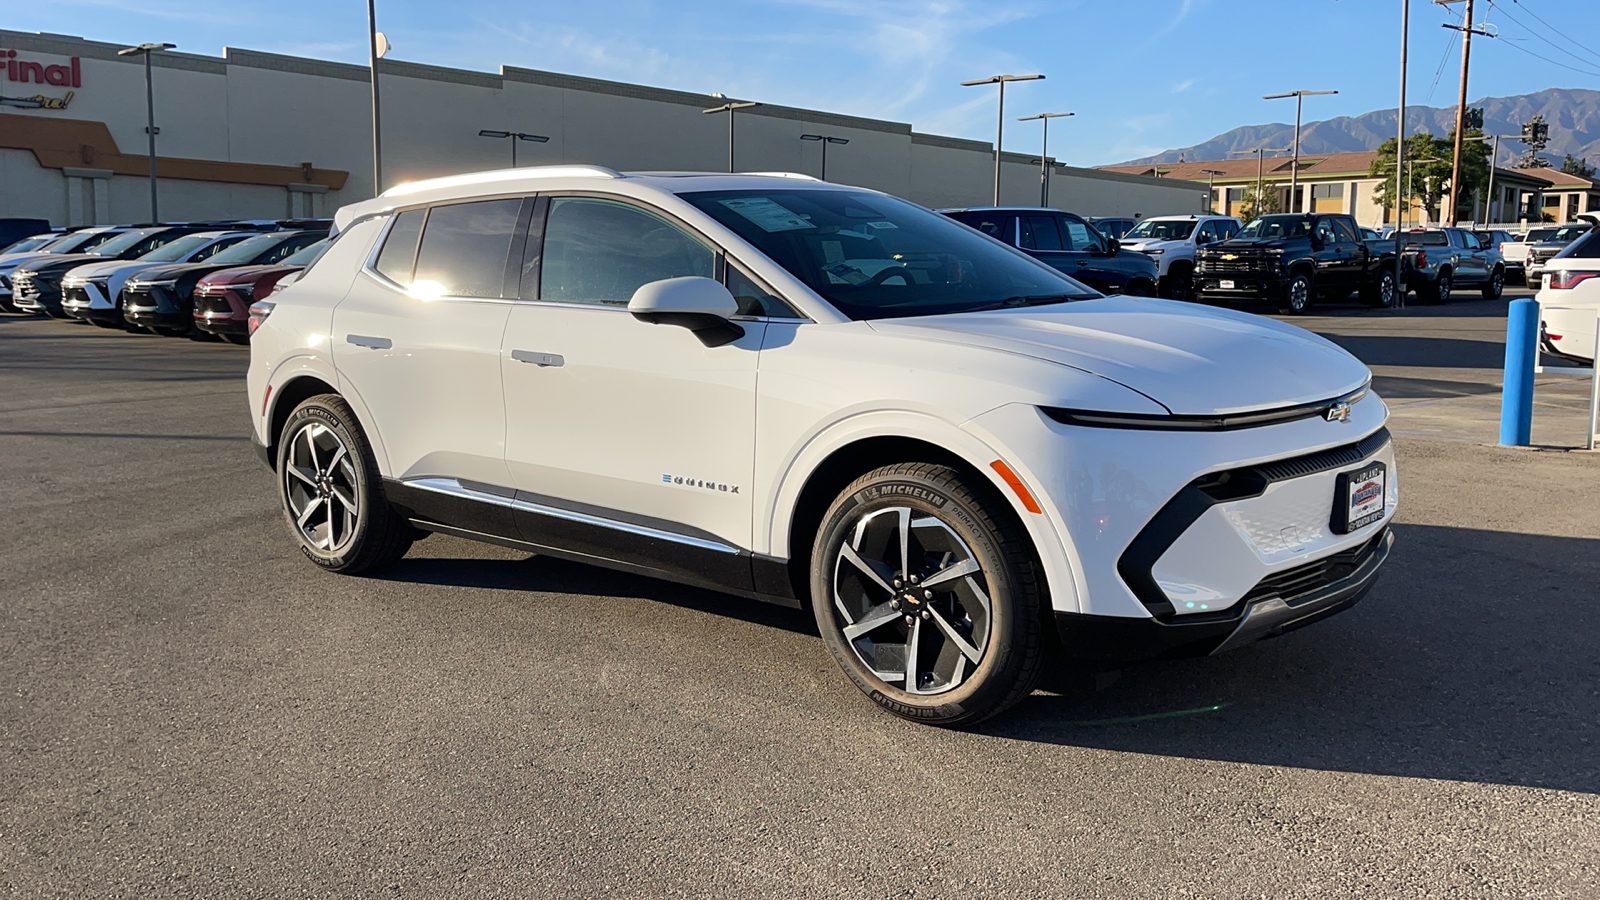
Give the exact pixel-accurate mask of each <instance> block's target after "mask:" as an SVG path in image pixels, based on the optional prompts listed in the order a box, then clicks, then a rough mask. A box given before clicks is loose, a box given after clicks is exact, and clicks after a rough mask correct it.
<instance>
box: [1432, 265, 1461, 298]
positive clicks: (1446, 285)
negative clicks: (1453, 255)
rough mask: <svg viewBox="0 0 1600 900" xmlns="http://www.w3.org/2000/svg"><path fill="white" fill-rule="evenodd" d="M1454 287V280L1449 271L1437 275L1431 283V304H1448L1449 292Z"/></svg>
mask: <svg viewBox="0 0 1600 900" xmlns="http://www.w3.org/2000/svg"><path fill="white" fill-rule="evenodd" d="M1454 287H1455V278H1454V277H1453V276H1452V275H1451V274H1450V270H1449V269H1445V270H1444V271H1443V272H1440V273H1439V277H1438V278H1437V279H1435V280H1434V282H1433V296H1432V297H1431V298H1429V299H1430V300H1431V301H1432V302H1433V303H1436V304H1444V303H1449V302H1450V291H1451V289H1453V288H1454Z"/></svg>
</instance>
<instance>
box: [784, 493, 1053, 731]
mask: <svg viewBox="0 0 1600 900" xmlns="http://www.w3.org/2000/svg"><path fill="white" fill-rule="evenodd" d="M1003 504H1004V501H1003V500H1001V499H999V498H998V497H995V496H994V493H993V492H992V491H991V490H989V487H988V485H987V484H982V485H973V484H970V483H969V482H968V480H967V479H966V478H965V477H964V476H962V475H961V474H960V473H958V472H957V471H956V470H954V469H952V468H950V467H948V466H941V465H933V464H928V463H902V464H898V465H893V466H885V467H883V468H880V469H876V470H874V471H872V472H869V473H867V474H866V475H863V476H861V477H860V478H858V479H856V480H855V481H854V482H852V483H851V484H850V485H849V486H848V487H846V488H845V489H844V491H843V492H842V493H841V494H840V495H839V496H838V498H837V499H835V500H834V501H833V504H832V505H831V506H830V507H829V508H828V511H827V513H826V514H825V515H824V516H823V520H822V525H821V527H820V528H819V529H818V530H817V537H816V540H815V543H814V544H813V547H812V555H811V607H812V612H813V613H814V614H815V616H816V620H817V627H818V629H819V630H820V631H821V633H822V639H823V642H824V643H825V644H827V645H828V650H829V651H830V652H831V653H832V654H833V657H834V659H835V660H836V661H837V662H838V663H839V667H840V668H842V669H843V670H844V672H845V674H846V675H848V676H849V678H850V680H851V681H853V682H855V684H856V687H858V688H860V689H861V691H862V692H863V693H865V694H866V695H867V696H868V697H870V698H872V700H873V702H875V703H877V704H878V705H879V706H881V707H883V708H884V709H886V710H888V711H889V712H891V713H893V714H895V715H897V716H900V717H902V718H905V719H910V720H912V721H915V722H922V723H925V724H929V725H940V726H945V727H965V726H970V725H974V724H977V723H978V722H981V721H983V720H984V719H987V718H989V717H991V716H993V715H996V714H997V713H1000V712H1001V711H1003V710H1005V709H1006V708H1007V707H1009V706H1011V705H1012V704H1014V703H1016V702H1017V701H1018V700H1020V699H1022V698H1023V697H1025V696H1027V695H1028V693H1029V692H1030V691H1032V690H1033V686H1034V684H1035V682H1036V681H1037V680H1038V677H1039V672H1040V669H1041V667H1042V664H1043V660H1044V647H1045V632H1044V628H1045V624H1044V612H1045V610H1044V598H1043V589H1042V588H1041V586H1040V580H1039V574H1038V567H1037V564H1036V563H1035V562H1034V560H1033V554H1032V551H1031V548H1030V547H1029V545H1028V541H1027V538H1026V536H1025V535H1024V533H1023V531H1022V529H1021V526H1020V525H1018V524H1017V523H1015V522H1013V521H1012V520H1011V517H1010V515H1009V512H1010V511H1009V510H1002V506H1003ZM910 523H916V524H910ZM908 526H909V527H908ZM902 534H905V535H908V539H907V541H906V542H905V544H904V548H903V549H902V543H901V540H900V538H901V535H902ZM919 551H920V553H921V558H920V559H918V558H917V553H918V552H919ZM908 557H909V558H910V559H909V560H908V559H907V558H908ZM974 566H975V567H976V568H973V567H974ZM908 568H909V569H910V572H907V569H908ZM941 573H954V574H953V575H945V576H944V577H943V578H941ZM923 578H926V579H927V581H928V582H929V583H930V584H934V583H935V581H936V580H937V584H938V585H939V586H942V585H946V584H948V585H950V587H949V588H948V589H947V590H939V589H936V587H927V588H919V587H918V581H919V580H921V579H923ZM914 579H915V580H914ZM897 581H898V582H899V585H898V587H897V586H896V582H897ZM908 619H909V620H910V621H907V620H908ZM873 623H876V624H873ZM863 625H866V626H869V627H866V628H865V629H863V628H862V626H863ZM913 647H914V648H916V650H915V652H913V651H912V649H911V648H913ZM924 663H926V666H924ZM969 667H970V671H969ZM908 672H909V674H910V678H909V679H908V677H907V673H908ZM908 684H910V685H911V689H909V690H908V689H907V687H906V686H907V685H908Z"/></svg>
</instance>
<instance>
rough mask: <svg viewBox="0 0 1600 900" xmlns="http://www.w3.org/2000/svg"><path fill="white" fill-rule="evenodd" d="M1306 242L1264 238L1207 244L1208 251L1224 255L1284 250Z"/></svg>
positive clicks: (1299, 239)
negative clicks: (1230, 252)
mask: <svg viewBox="0 0 1600 900" xmlns="http://www.w3.org/2000/svg"><path fill="white" fill-rule="evenodd" d="M1305 242H1306V241H1305V238H1288V239H1286V238H1262V239H1261V240H1251V239H1249V238H1233V239H1232V240H1226V241H1217V242H1215V243H1211V244H1207V245H1206V249H1207V250H1218V251H1221V252H1223V253H1226V252H1228V251H1229V250H1282V249H1283V248H1285V247H1287V246H1289V245H1290V244H1304V243H1305Z"/></svg>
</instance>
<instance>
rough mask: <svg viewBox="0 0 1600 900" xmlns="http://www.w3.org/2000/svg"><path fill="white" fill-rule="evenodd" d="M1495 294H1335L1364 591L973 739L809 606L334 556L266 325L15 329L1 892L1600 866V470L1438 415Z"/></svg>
mask: <svg viewBox="0 0 1600 900" xmlns="http://www.w3.org/2000/svg"><path fill="white" fill-rule="evenodd" d="M1496 308H1499V309H1501V310H1503V304H1487V303H1464V304H1461V305H1459V306H1456V305H1452V306H1447V307H1439V308H1427V309H1420V310H1411V311H1407V312H1405V313H1402V314H1392V313H1389V314H1385V313H1371V314H1367V313H1357V312H1354V311H1352V312H1350V313H1348V314H1344V313H1334V314H1330V315H1328V316H1326V317H1318V318H1314V319H1308V320H1304V321H1303V324H1306V325H1308V326H1309V327H1312V328H1314V329H1316V330H1319V331H1323V332H1324V333H1327V334H1330V336H1333V337H1334V338H1335V339H1337V340H1340V341H1341V342H1342V343H1344V344H1345V345H1346V346H1348V347H1350V348H1351V349H1352V350H1354V351H1355V352H1357V354H1358V355H1361V356H1363V357H1364V358H1366V359H1368V361H1369V362H1371V363H1373V364H1374V366H1375V369H1376V370H1377V373H1378V376H1379V381H1378V387H1379V390H1380V391H1387V392H1389V393H1390V399H1391V400H1392V401H1394V403H1395V408H1396V419H1395V430H1396V432H1397V434H1398V435H1399V437H1398V452H1399V455H1400V477H1401V479H1402V505H1401V509H1400V513H1399V518H1398V520H1397V522H1398V524H1397V525H1396V526H1395V527H1396V531H1397V533H1398V539H1399V540H1398V543H1397V545H1396V549H1395V555H1394V557H1393V559H1392V560H1391V563H1390V565H1389V566H1388V568H1387V571H1386V572H1385V574H1384V576H1383V577H1382V579H1381V580H1380V581H1379V583H1378V586H1377V587H1376V589H1375V590H1374V591H1373V593H1372V594H1371V595H1370V596H1369V597H1368V598H1367V599H1365V600H1364V601H1363V602H1362V603H1361V604H1360V605H1358V606H1357V607H1355V608H1354V609H1353V610H1351V611H1349V612H1347V613H1344V614H1341V615H1339V616H1337V617H1335V618H1333V619H1330V620H1329V621H1327V622H1325V623H1322V624H1319V625H1317V626H1315V627H1313V628H1308V629H1305V630H1302V631H1299V632H1296V633H1293V634H1291V635H1288V636H1285V637H1283V638H1280V639H1277V640H1273V641H1268V642H1265V643H1262V644H1259V645H1256V646H1252V647H1248V648H1245V649H1242V650H1239V651H1236V652H1233V653H1230V654H1226V655H1224V656H1220V657H1214V658H1208V659H1203V660H1193V661H1185V662H1172V663H1159V664H1151V665H1145V666H1140V667H1137V668H1134V669H1129V670H1125V671H1123V672H1121V673H1120V674H1117V675H1111V676H1102V677H1099V678H1090V677H1087V676H1085V675H1083V674H1081V673H1074V672H1071V671H1062V672H1060V673H1057V674H1056V675H1054V676H1053V677H1052V678H1051V680H1050V683H1049V684H1048V685H1047V689H1046V690H1041V691H1040V692H1038V693H1036V694H1035V695H1034V696H1033V697H1031V698H1029V699H1028V700H1025V701H1024V702H1023V703H1022V704H1020V705H1019V706H1018V707H1017V708H1016V709H1015V710H1014V711H1013V712H1011V713H1009V714H1007V715H1006V716H1004V717H1003V718H1001V719H998V720H996V721H994V722H992V723H990V724H987V725H985V726H984V727H982V728H981V729H979V730H978V731H974V732H968V733H961V732H947V731H938V730H933V729H929V728H925V727H919V726H916V725H912V724H908V723H906V722H902V721H899V720H896V719H893V718H890V717H889V716H887V715H884V714H883V713H881V712H879V711H877V710H876V709H875V708H874V707H873V706H872V705H871V703H870V702H869V701H867V700H866V699H865V698H863V697H862V696H861V695H860V694H859V692H857V691H856V690H855V689H854V688H853V687H851V686H850V685H849V684H848V683H847V682H846V680H845V678H844V676H843V675H842V674H841V673H840V672H839V670H838V668H837V667H836V666H835V664H834V663H833V661H832V659H831V658H830V657H829V656H828V653H827V651H826V650H825V649H824V647H823V646H822V644H821V643H820V641H819V640H818V639H817V638H816V636H815V633H814V626H813V624H812V621H811V617H810V614H809V613H807V612H799V611H792V610H787V609H782V608H776V607H769V606H764V605H760V604H756V603H753V602H751V601H745V600H741V599H737V598H730V597H723V596H719V595H715V594H710V593H706V592H701V591H696V590H692V589H688V588H682V587H677V586H673V585H667V584H659V583H655V582H651V581H646V580H642V579H638V578H632V577H628V576H624V575H619V574H615V573H610V572H606V571H602V570H598V569H590V568H585V567H581V566H577V565H573V564H568V563H564V562H557V561H552V560H548V559H542V558H538V557H530V556H529V555H527V554H524V553H516V552H512V551H508V550H503V549H499V548H495V547H490V546H485V545H480V544H472V543H467V542H464V541H460V540H456V539H453V538H448V537H442V536H435V537H432V538H429V539H428V540H426V541H424V542H422V543H420V544H418V545H417V547H416V548H415V549H414V550H413V551H412V553H411V555H410V556H409V557H408V558H407V559H406V560H405V561H404V562H403V563H402V564H401V565H400V566H399V567H398V568H397V569H395V570H393V571H392V572H391V573H388V574H386V575H385V577H382V578H340V577H336V576H331V575H327V574H324V573H322V572H319V571H317V570H316V569H315V568H314V567H313V566H311V565H310V564H308V563H307V562H306V561H305V560H304V559H302V558H301V557H300V555H299V554H298V552H297V551H295V549H294V547H293V545H292V544H291V543H290V541H289V539H288V537H287V536H286V534H285V533H284V526H283V523H282V522H281V520H280V518H279V513H278V511H277V506H276V503H275V499H274V495H273V491H272V485H271V478H270V476H269V474H268V473H267V471H266V470H265V469H263V468H262V467H261V466H260V464H259V463H258V462H257V461H256V459H255V457H254V456H253V454H252V453H251V451H250V448H249V446H248V444H247V443H246V441H245V435H246V434H247V431H248V422H247V413H246V411H245V401H244V385H243V373H244V368H245V364H246V358H247V354H246V351H245V350H244V349H243V348H238V347H231V346H225V345H216V344H193V343H190V342H186V341H176V340H170V339H161V338H155V337H149V336H136V335H128V334H122V333H113V332H108V331H102V330H99V329H92V328H87V327H83V326H77V325H70V324H65V323H61V322H54V321H44V320H33V319H19V318H10V317H0V458H4V459H5V460H6V465H5V467H4V469H3V470H0V498H4V499H3V508H4V510H5V513H6V516H5V518H6V522H7V524H8V526H9V528H8V530H7V536H8V538H9V543H8V546H7V548H6V551H5V552H4V553H3V554H0V686H3V693H0V760H3V763H0V896H16V897H30V898H31V897H102V896H105V897H113V896H115V897H168V896H182V897H235V896H240V897H249V896H263V897H266V896H272V897H284V896H296V897H299V896H304V897H310V896H331V897H354V896H402V897H446V896H448V897H476V896H485V897H488V896H540V897H633V896H637V897H675V896H707V897H758V896H774V897H841V896H848V897H964V898H976V897H1010V896H1017V897H1039V896H1096V897H1135V896H1160V897H1175V896H1189V895H1192V896H1207V897H1273V898H1283V897H1302V896H1330V897H1349V896H1369V897H1380V896H1381V897H1450V898H1456V897H1502V896H1513V895H1515V896H1522V895H1528V896H1540V897H1593V896H1596V895H1600V629H1597V628H1596V627H1595V623H1594V621H1593V616H1592V611H1591V608H1592V606H1593V601H1594V600H1595V598H1596V596H1597V595H1600V512H1597V506H1596V502H1597V499H1600V457H1596V456H1593V455H1588V454H1580V453H1534V452H1517V451H1506V450H1498V449H1493V448H1489V447H1484V446H1480V445H1479V444H1478V443H1475V442H1474V440H1473V438H1472V436H1471V435H1472V432H1471V431H1470V429H1469V428H1467V427H1466V426H1462V428H1461V429H1458V430H1460V431H1462V434H1463V435H1464V436H1457V435H1455V434H1447V435H1442V437H1444V438H1445V439H1437V436H1436V437H1430V436H1428V431H1427V427H1424V425H1425V423H1424V422H1423V419H1422V418H1418V416H1421V415H1422V414H1421V413H1420V412H1413V413H1408V412H1407V411H1406V410H1407V406H1408V405H1409V404H1408V402H1407V401H1414V402H1418V403H1422V402H1424V401H1429V400H1451V401H1452V402H1454V401H1456V400H1459V398H1460V397H1466V398H1468V399H1469V400H1471V399H1472V398H1481V397H1484V396H1487V395H1489V394H1492V393H1493V391H1492V390H1491V391H1485V390H1483V386H1484V385H1492V383H1493V382H1494V381H1495V379H1496V378H1497V375H1498V373H1497V372H1495V371H1493V365H1491V364H1490V363H1489V362H1488V361H1489V360H1492V359H1494V357H1495V351H1494V349H1493V347H1492V346H1478V345H1480V344H1483V345H1493V344H1494V341H1495V340H1496V339H1497V338H1498V335H1499V334H1503V328H1504V321H1503V312H1501V314H1500V315H1501V318H1500V319H1499V321H1498V328H1499V332H1497V331H1496V320H1495V312H1494V310H1495V309H1496ZM1330 312H1331V311H1330ZM1494 365H1498V363H1494ZM1492 399H1494V400H1495V401H1496V402H1497V397H1494V398H1492ZM1421 408H1422V407H1418V410H1420V409H1421ZM1429 415H1432V414H1429ZM1408 416H1411V417H1412V418H1409V419H1408ZM1540 416H1541V418H1540V419H1539V421H1540V422H1541V423H1544V425H1543V426H1541V427H1544V426H1548V427H1550V428H1557V429H1565V431H1561V432H1560V433H1561V434H1566V433H1567V432H1572V433H1576V432H1577V431H1578V430H1579V427H1580V426H1579V425H1578V423H1577V422H1573V421H1568V420H1567V419H1566V418H1562V417H1561V416H1560V415H1558V414H1556V413H1554V412H1547V413H1541V414H1540ZM1445 418H1448V417H1445ZM1412 422H1415V423H1417V424H1416V425H1415V426H1413V425H1412V424H1411V423H1412ZM1429 427H1432V426H1429ZM1473 427H1475V426H1473ZM1493 436H1494V432H1493V430H1491V431H1489V432H1488V433H1486V434H1485V435H1484V436H1483V439H1482V440H1483V442H1487V441H1492V440H1493ZM1538 437H1539V435H1538V434H1537V433H1536V439H1538ZM1569 443H1570V441H1569Z"/></svg>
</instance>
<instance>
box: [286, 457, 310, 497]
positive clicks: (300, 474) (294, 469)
mask: <svg viewBox="0 0 1600 900" xmlns="http://www.w3.org/2000/svg"><path fill="white" fill-rule="evenodd" d="M288 472H289V474H290V475H293V476H294V477H296V478H298V479H300V480H301V481H304V482H305V483H306V484H308V485H310V486H311V488H312V490H315V489H316V487H317V480H316V479H315V478H312V477H311V476H310V475H307V474H306V470H305V469H302V468H300V467H299V466H297V465H294V464H293V463H290V464H289V467H288Z"/></svg>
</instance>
